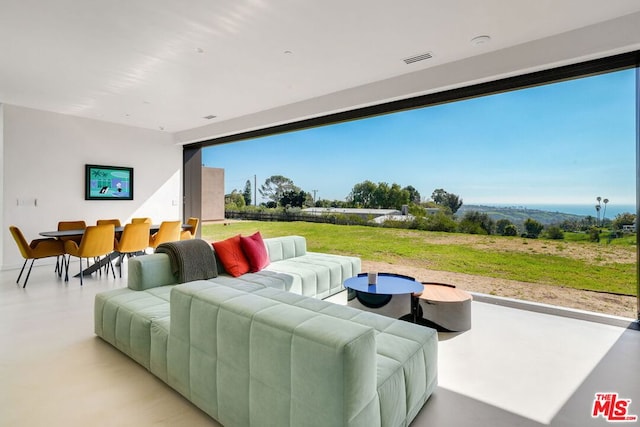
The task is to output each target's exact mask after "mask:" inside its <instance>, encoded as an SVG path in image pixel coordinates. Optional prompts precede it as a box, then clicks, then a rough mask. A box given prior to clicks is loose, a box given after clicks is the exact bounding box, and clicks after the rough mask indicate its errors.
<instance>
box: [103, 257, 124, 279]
mask: <svg viewBox="0 0 640 427" xmlns="http://www.w3.org/2000/svg"><path fill="white" fill-rule="evenodd" d="M107 261H108V262H107V276H109V266H111V274H112V275H113V278H114V279H115V278H116V268H115V267H114V266H113V263H112V262H111V257H110V256H109V255H107ZM120 277H122V267H120Z"/></svg>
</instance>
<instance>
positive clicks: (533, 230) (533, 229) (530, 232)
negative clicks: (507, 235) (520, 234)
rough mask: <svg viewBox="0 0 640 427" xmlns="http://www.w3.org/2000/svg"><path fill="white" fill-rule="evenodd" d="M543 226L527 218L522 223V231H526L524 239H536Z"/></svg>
mask: <svg viewBox="0 0 640 427" xmlns="http://www.w3.org/2000/svg"><path fill="white" fill-rule="evenodd" d="M543 228H544V225H542V224H540V223H539V222H538V221H536V220H535V219H532V218H527V219H526V220H525V222H524V229H525V230H526V237H528V238H529V239H537V238H538V236H539V235H540V233H542V229H543Z"/></svg>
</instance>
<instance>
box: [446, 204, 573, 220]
mask: <svg viewBox="0 0 640 427" xmlns="http://www.w3.org/2000/svg"><path fill="white" fill-rule="evenodd" d="M468 211H476V212H482V213H486V214H487V215H489V216H490V217H491V219H493V220H494V221H497V220H499V219H508V220H509V221H511V222H512V223H514V224H522V223H523V222H524V221H525V220H526V219H527V218H532V219H535V220H536V221H538V222H540V223H541V224H554V223H560V222H562V221H567V220H568V221H575V220H581V219H582V218H584V216H582V215H573V214H568V213H562V212H549V211H541V210H537V209H527V208H517V207H511V208H503V207H495V206H482V205H462V207H461V208H460V209H459V210H458V212H456V216H457V217H458V218H460V217H462V216H463V215H464V214H465V212H468Z"/></svg>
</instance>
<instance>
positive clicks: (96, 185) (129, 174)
mask: <svg viewBox="0 0 640 427" xmlns="http://www.w3.org/2000/svg"><path fill="white" fill-rule="evenodd" d="M84 199H85V200H133V168H128V167H124V166H100V165H85V169H84Z"/></svg>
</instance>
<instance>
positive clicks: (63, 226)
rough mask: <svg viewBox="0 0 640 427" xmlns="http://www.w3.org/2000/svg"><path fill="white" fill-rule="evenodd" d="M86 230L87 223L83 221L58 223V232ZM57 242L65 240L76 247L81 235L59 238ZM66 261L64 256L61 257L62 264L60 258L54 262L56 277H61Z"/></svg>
mask: <svg viewBox="0 0 640 427" xmlns="http://www.w3.org/2000/svg"><path fill="white" fill-rule="evenodd" d="M85 228H87V223H86V222H84V221H60V222H58V231H67V230H84V229H85ZM58 240H62V241H63V242H65V241H67V240H73V241H74V242H76V243H77V244H78V245H79V244H80V241H81V240H82V235H81V234H79V235H77V236H67V237H59V238H58ZM65 262H66V259H65V257H64V255H63V256H62V262H60V257H58V259H57V260H56V271H57V272H58V276H62V269H63V268H64V263H65Z"/></svg>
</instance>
